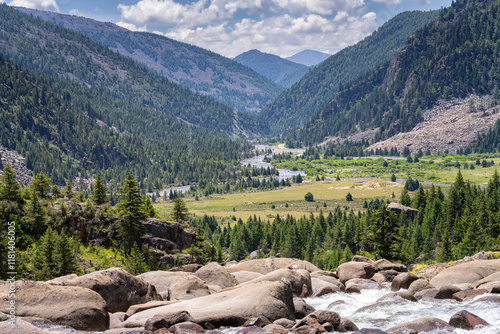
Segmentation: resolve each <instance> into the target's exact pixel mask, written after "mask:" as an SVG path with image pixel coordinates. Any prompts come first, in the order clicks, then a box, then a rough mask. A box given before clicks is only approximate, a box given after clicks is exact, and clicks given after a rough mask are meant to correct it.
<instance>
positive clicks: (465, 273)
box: [430, 259, 500, 288]
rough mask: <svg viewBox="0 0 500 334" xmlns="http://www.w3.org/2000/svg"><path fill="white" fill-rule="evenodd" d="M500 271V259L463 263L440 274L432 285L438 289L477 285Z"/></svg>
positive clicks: (433, 280)
mask: <svg viewBox="0 0 500 334" xmlns="http://www.w3.org/2000/svg"><path fill="white" fill-rule="evenodd" d="M499 271H500V259H496V260H481V261H472V262H467V263H461V264H458V265H456V266H453V267H449V268H447V269H445V270H443V271H441V272H439V273H438V274H437V275H436V276H435V277H434V278H433V279H432V280H431V281H430V283H431V284H432V285H434V286H435V287H436V288H440V287H442V286H445V285H456V284H462V283H469V284H472V285H474V286H475V285H477V283H478V282H479V281H480V280H482V279H483V278H485V277H487V276H489V275H492V274H495V273H497V272H499Z"/></svg>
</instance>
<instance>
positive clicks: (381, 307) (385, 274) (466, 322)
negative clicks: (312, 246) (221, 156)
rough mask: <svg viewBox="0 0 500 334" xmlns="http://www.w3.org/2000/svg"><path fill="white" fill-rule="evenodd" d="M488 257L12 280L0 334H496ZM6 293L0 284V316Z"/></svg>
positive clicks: (494, 284) (496, 280) (495, 263)
mask: <svg viewBox="0 0 500 334" xmlns="http://www.w3.org/2000/svg"><path fill="white" fill-rule="evenodd" d="M487 258H488V254H487V253H482V254H478V255H477V256H476V257H473V258H468V259H465V260H463V261H458V262H456V263H453V265H451V264H441V265H437V266H432V267H428V268H426V269H425V270H423V271H421V272H419V271H417V272H416V273H415V274H413V273H410V272H408V271H407V268H406V267H405V266H403V265H400V264H394V263H391V262H389V261H386V260H380V261H377V262H373V261H371V260H369V259H367V258H363V257H359V256H355V257H354V258H353V261H351V262H347V263H344V264H342V265H341V266H339V267H338V269H337V271H336V272H325V271H321V270H320V269H319V268H317V267H315V266H314V265H312V264H311V263H309V262H306V261H300V260H296V259H286V258H268V259H257V260H245V261H241V262H239V263H235V262H233V263H228V264H226V265H225V266H221V265H219V264H217V263H209V264H207V265H205V266H200V265H196V264H194V265H186V266H184V267H180V268H176V269H174V270H170V271H153V272H147V273H144V274H141V275H139V276H136V277H134V276H132V275H130V274H129V273H127V272H126V271H124V270H123V269H120V268H111V269H107V270H103V271H98V272H94V273H90V274H87V275H83V276H80V277H78V276H76V275H70V276H65V277H60V278H57V279H54V280H51V281H47V282H33V281H17V282H16V296H15V303H16V317H17V325H16V326H13V325H11V324H9V323H8V322H7V321H3V322H0V333H9V334H30V333H33V334H46V333H47V331H50V332H51V333H57V334H62V333H75V334H76V333H78V334H80V333H82V334H83V333H106V334H118V333H130V334H132V333H134V334H139V333H143V334H151V333H158V334H161V333H163V334H164V333H178V334H198V333H199V334H216V333H223V334H236V333H237V334H254V333H259V334H260V333H269V334H286V333H293V334H320V333H324V332H330V333H337V332H356V333H389V334H392V333H396V334H403V333H404V334H408V333H478V334H479V333H481V334H492V333H500V294H499V293H500V259H497V260H491V259H487ZM9 286H10V283H9V282H1V283H0V291H1V292H0V310H1V311H2V312H4V313H8V308H9V305H10V299H9V296H8V290H9ZM1 318H2V320H6V319H7V318H8V317H7V315H6V314H1Z"/></svg>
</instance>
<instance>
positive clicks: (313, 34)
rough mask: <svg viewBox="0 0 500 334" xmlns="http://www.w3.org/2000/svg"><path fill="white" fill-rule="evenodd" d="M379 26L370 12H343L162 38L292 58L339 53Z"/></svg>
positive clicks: (248, 21) (178, 32)
mask: <svg viewBox="0 0 500 334" xmlns="http://www.w3.org/2000/svg"><path fill="white" fill-rule="evenodd" d="M377 26H378V24H377V22H376V15H375V13H371V12H370V13H368V14H365V15H363V16H349V15H348V14H347V13H341V14H339V15H337V16H336V17H335V18H333V19H327V18H325V17H323V16H320V15H317V14H309V15H303V16H301V17H297V18H296V17H293V16H290V15H282V16H278V17H271V18H266V19H263V20H253V19H249V18H244V19H242V20H241V21H239V22H238V23H236V24H235V25H234V26H229V25H228V24H227V23H224V24H220V25H216V26H207V27H197V28H187V27H183V28H177V29H173V30H170V31H168V32H166V33H163V35H165V36H167V37H170V38H173V39H176V40H180V41H183V42H186V43H191V44H195V45H198V46H201V47H203V48H206V49H209V50H212V51H214V52H217V53H220V54H223V55H225V56H228V57H234V56H236V55H238V54H240V53H242V52H245V51H248V50H249V49H259V50H261V51H263V52H269V53H273V54H278V55H282V56H289V55H292V54H294V53H296V52H298V51H301V50H304V49H315V50H319V51H324V52H337V51H339V50H341V49H343V48H344V47H346V46H348V45H351V44H353V43H356V42H358V41H359V40H361V39H363V38H364V37H365V36H367V35H368V34H370V33H371V32H372V31H373V30H375V29H376V28H377Z"/></svg>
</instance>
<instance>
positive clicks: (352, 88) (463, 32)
mask: <svg viewBox="0 0 500 334" xmlns="http://www.w3.org/2000/svg"><path fill="white" fill-rule="evenodd" d="M499 40H500V4H499V3H498V2H497V1H493V0H488V1H479V0H460V1H456V2H455V3H454V4H453V5H452V6H451V7H450V8H447V9H445V10H443V11H442V12H441V13H440V15H439V17H438V18H437V20H436V21H435V22H434V23H432V24H429V25H427V26H425V27H424V28H422V29H420V30H419V31H418V32H417V33H416V34H415V36H413V37H411V38H410V39H409V40H408V42H407V43H406V45H405V47H404V48H403V49H402V50H401V51H400V52H399V53H398V54H397V55H396V56H395V57H394V58H393V59H392V60H391V61H390V62H389V63H386V64H385V65H383V66H382V67H381V68H379V69H377V70H374V71H372V72H371V73H369V74H368V75H364V76H362V77H360V78H358V79H356V80H355V81H353V82H351V83H349V84H347V85H346V86H345V87H344V89H343V90H342V91H341V92H339V93H338V94H337V95H336V96H335V98H334V99H333V100H332V101H331V102H330V103H329V104H328V105H326V106H325V107H324V108H323V109H322V110H321V111H320V112H318V113H317V114H316V115H315V116H314V117H313V119H312V120H311V121H310V122H309V123H308V124H307V125H306V126H305V127H304V129H302V130H301V131H300V134H299V136H300V138H302V139H303V140H305V141H306V142H308V143H313V142H319V141H321V140H323V138H325V137H326V136H331V135H345V134H350V133H355V132H359V131H363V130H366V129H370V128H380V129H379V131H378V133H377V134H376V135H375V140H381V139H386V138H388V137H391V136H393V135H394V134H396V133H399V132H405V131H409V130H411V129H413V127H414V126H415V125H416V124H417V123H418V122H420V121H422V113H423V111H425V110H426V109H428V108H432V107H433V106H435V105H436V104H437V103H438V102H439V101H440V100H448V99H451V98H466V97H467V98H468V97H469V96H470V95H472V94H476V95H478V96H485V95H490V94H491V95H493V102H491V103H489V104H488V105H487V106H484V107H489V106H491V105H496V104H497V103H498V99H499V98H500V93H499V92H500V91H499V88H498V82H499V79H500V56H499V53H498V46H497V45H498V41H499ZM476 110H477V109H476V108H474V103H473V101H471V107H470V109H469V112H475V111H476ZM493 121H494V120H493Z"/></svg>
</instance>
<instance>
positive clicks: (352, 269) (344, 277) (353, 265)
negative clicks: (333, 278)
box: [337, 261, 375, 284]
mask: <svg viewBox="0 0 500 334" xmlns="http://www.w3.org/2000/svg"><path fill="white" fill-rule="evenodd" d="M337 274H338V276H339V280H340V282H341V283H343V284H345V282H347V281H348V280H350V279H353V278H371V277H372V276H373V275H374V274H375V267H374V266H373V265H372V264H370V263H367V262H355V261H351V262H346V263H342V264H341V265H340V266H339V267H338V268H337Z"/></svg>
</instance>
